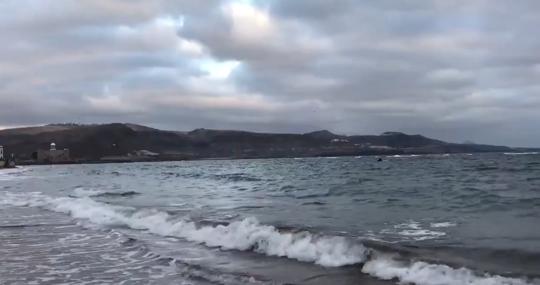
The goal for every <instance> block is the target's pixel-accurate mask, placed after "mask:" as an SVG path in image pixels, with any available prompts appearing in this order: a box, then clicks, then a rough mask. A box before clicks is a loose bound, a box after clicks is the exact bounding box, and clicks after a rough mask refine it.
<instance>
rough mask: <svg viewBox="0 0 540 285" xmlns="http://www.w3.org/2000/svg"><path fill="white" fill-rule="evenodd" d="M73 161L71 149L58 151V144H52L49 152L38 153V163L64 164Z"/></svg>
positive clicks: (39, 151) (41, 151)
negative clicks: (70, 154) (70, 153)
mask: <svg viewBox="0 0 540 285" xmlns="http://www.w3.org/2000/svg"><path fill="white" fill-rule="evenodd" d="M69 161H71V157H70V156H69V149H67V148H65V149H56V143H54V142H52V143H51V144H50V148H49V149H48V150H42V149H40V150H38V151H37V162H39V163H62V162H69Z"/></svg>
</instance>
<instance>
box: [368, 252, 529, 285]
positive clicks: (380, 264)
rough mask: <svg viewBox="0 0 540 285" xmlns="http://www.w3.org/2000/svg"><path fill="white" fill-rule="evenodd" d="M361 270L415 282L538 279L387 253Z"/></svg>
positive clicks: (490, 283) (495, 284) (491, 283)
mask: <svg viewBox="0 0 540 285" xmlns="http://www.w3.org/2000/svg"><path fill="white" fill-rule="evenodd" d="M362 272H363V273H366V274H369V275H371V276H375V277H378V278H380V279H383V280H396V279H397V280H399V283H400V284H416V285H463V284H473V285H533V284H538V282H540V280H531V281H530V283H529V281H527V280H524V279H520V278H509V277H503V276H499V275H490V274H487V273H484V274H482V275H480V274H476V273H475V272H473V271H472V270H470V269H467V268H463V267H462V268H457V269H456V268H452V267H450V266H447V265H443V264H430V263H427V262H423V261H416V262H404V261H399V260H396V259H394V258H392V257H389V256H379V257H376V258H372V259H370V260H368V261H367V262H366V263H365V264H364V266H363V267H362Z"/></svg>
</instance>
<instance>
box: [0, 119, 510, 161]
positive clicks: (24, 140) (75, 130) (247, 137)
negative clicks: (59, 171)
mask: <svg viewBox="0 0 540 285" xmlns="http://www.w3.org/2000/svg"><path fill="white" fill-rule="evenodd" d="M51 142H55V143H56V145H57V146H58V148H60V149H63V148H68V149H69V150H70V154H71V159H72V160H73V161H72V162H98V161H139V160H179V159H202V158H266V157H301V156H343V155H369V154H374V155H375V154H412V153H458V152H497V151H500V152H502V151H513V149H512V148H509V147H504V146H491V145H478V144H455V143H447V142H444V141H440V140H436V139H431V138H428V137H424V136H422V135H408V134H404V133H399V132H386V133H383V134H381V135H355V136H342V135H336V134H333V133H332V132H330V131H327V130H322V131H316V132H311V133H305V134H276V133H256V132H246V131H235V130H211V129H196V130H193V131H190V132H177V131H163V130H158V129H154V128H150V127H146V126H141V125H135V124H121V123H113V124H103V125H75V124H66V125H47V126H40V127H30V128H17V129H7V130H0V144H2V145H4V147H5V149H6V152H9V153H15V154H16V157H17V159H18V160H19V161H26V162H28V163H30V162H32V161H33V160H35V158H36V151H37V150H39V149H41V150H47V149H48V148H49V144H50V143H51Z"/></svg>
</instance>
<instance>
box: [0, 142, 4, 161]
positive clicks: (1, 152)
mask: <svg viewBox="0 0 540 285" xmlns="http://www.w3.org/2000/svg"><path fill="white" fill-rule="evenodd" d="M0 160H4V147H3V146H1V145H0Z"/></svg>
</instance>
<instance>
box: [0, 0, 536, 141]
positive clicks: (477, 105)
mask: <svg viewBox="0 0 540 285" xmlns="http://www.w3.org/2000/svg"><path fill="white" fill-rule="evenodd" d="M539 8H540V3H539V2H538V1H533V0H529V1H519V2H518V3H510V2H508V1H503V0H500V1H499V0H496V1H485V0H474V1H465V0H455V1H439V0H435V1H391V0H378V1H361V2H359V1H352V0H339V1H323V0H315V1H286V0H272V1H258V0H253V1H245V0H244V1H240V0H237V1H195V0H184V1H123V0H118V1H108V0H107V1H106V0H98V1H73V0H61V1H56V0H55V1H52V0H51V1H30V0H29V1H12V0H9V1H3V2H0V11H1V12H2V13H3V16H2V17H0V40H1V42H2V43H3V44H2V45H0V99H1V101H2V105H3V109H2V112H0V126H10V125H28V124H40V123H48V122H63V121H66V122H68V121H75V122H109V121H124V122H128V121H129V122H136V123H143V124H145V123H146V124H151V125H153V126H157V127H163V128H168V129H191V128H196V127H212V128H238V129H249V130H259V131H287V132H303V131H311V130H314V129H318V128H328V129H331V130H334V131H337V132H343V133H349V134H352V133H379V132H383V131H386V130H398V131H405V132H411V133H422V134H426V135H430V136H435V137H438V138H441V139H446V140H451V141H463V140H475V141H478V142H489V143H499V144H512V145H540V134H539V133H538V132H537V131H536V128H537V127H536V124H537V122H538V121H540V112H539V110H540V95H539V91H540V80H539V79H540V53H538V50H540V39H539V38H538V37H535V32H536V27H538V26H540V15H539V13H538V12H537V11H539Z"/></svg>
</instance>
